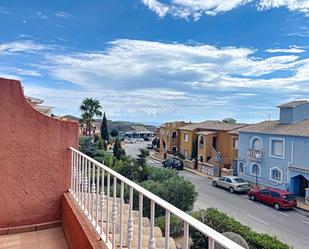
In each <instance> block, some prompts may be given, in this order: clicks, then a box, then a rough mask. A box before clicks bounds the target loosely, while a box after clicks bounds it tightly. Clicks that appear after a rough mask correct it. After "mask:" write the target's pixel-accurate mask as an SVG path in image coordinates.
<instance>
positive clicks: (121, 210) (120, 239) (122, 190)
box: [119, 181, 124, 249]
mask: <svg viewBox="0 0 309 249" xmlns="http://www.w3.org/2000/svg"><path fill="white" fill-rule="evenodd" d="M123 204H124V182H123V181H121V186H120V236H119V249H122V246H123Z"/></svg>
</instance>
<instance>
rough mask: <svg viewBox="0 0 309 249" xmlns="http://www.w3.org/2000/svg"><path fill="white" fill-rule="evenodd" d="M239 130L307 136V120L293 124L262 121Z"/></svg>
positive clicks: (308, 130) (308, 127)
mask: <svg viewBox="0 0 309 249" xmlns="http://www.w3.org/2000/svg"><path fill="white" fill-rule="evenodd" d="M239 131H240V132H255V133H262V134H274V135H289V136H302V137H309V120H304V121H300V122H297V123H293V124H280V123H279V121H277V120H276V121H264V122H261V123H257V124H253V125H249V126H246V127H244V128H241V129H239Z"/></svg>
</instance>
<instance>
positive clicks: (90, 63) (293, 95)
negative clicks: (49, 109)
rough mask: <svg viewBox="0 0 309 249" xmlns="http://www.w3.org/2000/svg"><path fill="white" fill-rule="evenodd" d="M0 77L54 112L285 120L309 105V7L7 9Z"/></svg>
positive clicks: (159, 0) (0, 9) (251, 0)
mask: <svg viewBox="0 0 309 249" xmlns="http://www.w3.org/2000/svg"><path fill="white" fill-rule="evenodd" d="M0 30H1V32H0V77H5V78H12V79H18V80H20V81H21V82H22V85H23V86H24V90H25V94H26V95H29V96H33V97H37V98H42V99H44V100H45V102H44V104H45V105H50V106H53V107H55V109H54V113H55V114H57V115H66V114H71V115H75V116H80V112H79V106H80V103H81V101H82V100H83V99H84V98H86V97H92V98H96V99H98V100H99V101H100V102H101V104H102V106H103V111H105V112H106V114H107V117H108V118H109V119H112V120H128V121H137V122H144V123H149V124H160V123H163V122H167V121H174V120H185V121H193V122H197V121H202V120H208V119H212V120H213V119H215V120H222V119H224V118H227V117H231V118H235V119H236V120H237V121H239V122H248V123H253V122H259V121H262V120H266V119H269V118H270V119H277V118H278V109H277V108H276V106H277V105H279V104H281V103H284V102H288V101H291V100H299V99H308V98H309V0H256V1H255V0H229V1H227V0H207V1H206V0H92V1H81V0H74V1H73V0H66V1H63V0H53V1H51V0H49V1H48V0H46V1H28V0H24V1H18V0H0Z"/></svg>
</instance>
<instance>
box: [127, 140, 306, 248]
mask: <svg viewBox="0 0 309 249" xmlns="http://www.w3.org/2000/svg"><path fill="white" fill-rule="evenodd" d="M145 144H147V143H145ZM141 146H145V145H144V144H134V145H128V146H126V150H127V149H128V148H129V147H131V148H130V149H129V150H127V153H128V152H129V151H132V152H133V153H135V155H136V153H137V154H138V149H136V148H139V147H141ZM134 151H135V152H134ZM128 154H129V153H128ZM132 156H134V154H132ZM147 162H148V164H149V165H150V166H153V167H161V163H160V162H159V161H157V160H154V159H152V158H148V159H147ZM179 174H180V175H182V176H184V177H185V178H187V179H188V180H190V181H191V182H192V183H193V184H194V185H195V187H196V191H197V192H198V199H197V201H196V203H195V209H200V208H208V207H214V208H217V209H218V210H220V211H223V212H225V213H227V214H228V215H230V216H232V217H234V218H235V219H236V220H238V221H240V222H241V223H242V224H245V225H247V226H249V227H251V228H252V230H254V231H257V232H261V233H267V234H271V235H274V236H276V237H278V238H279V239H280V240H282V241H284V242H286V243H287V244H289V245H292V246H293V247H294V249H309V214H308V213H307V212H304V211H301V210H298V209H295V210H287V211H277V210H275V209H273V208H272V207H270V206H267V205H264V204H262V203H258V202H252V201H250V200H249V199H248V197H247V195H245V194H231V193H229V192H228V191H226V190H224V189H221V188H216V187H213V186H212V185H211V180H210V179H207V178H205V177H203V176H199V175H196V174H193V173H191V172H188V171H185V170H183V171H180V172H179Z"/></svg>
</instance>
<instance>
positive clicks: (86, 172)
mask: <svg viewBox="0 0 309 249" xmlns="http://www.w3.org/2000/svg"><path fill="white" fill-rule="evenodd" d="M88 165H89V162H88V159H87V160H86V163H85V169H84V210H85V211H86V210H87V204H88V203H87V200H88ZM88 211H89V210H87V212H88Z"/></svg>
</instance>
